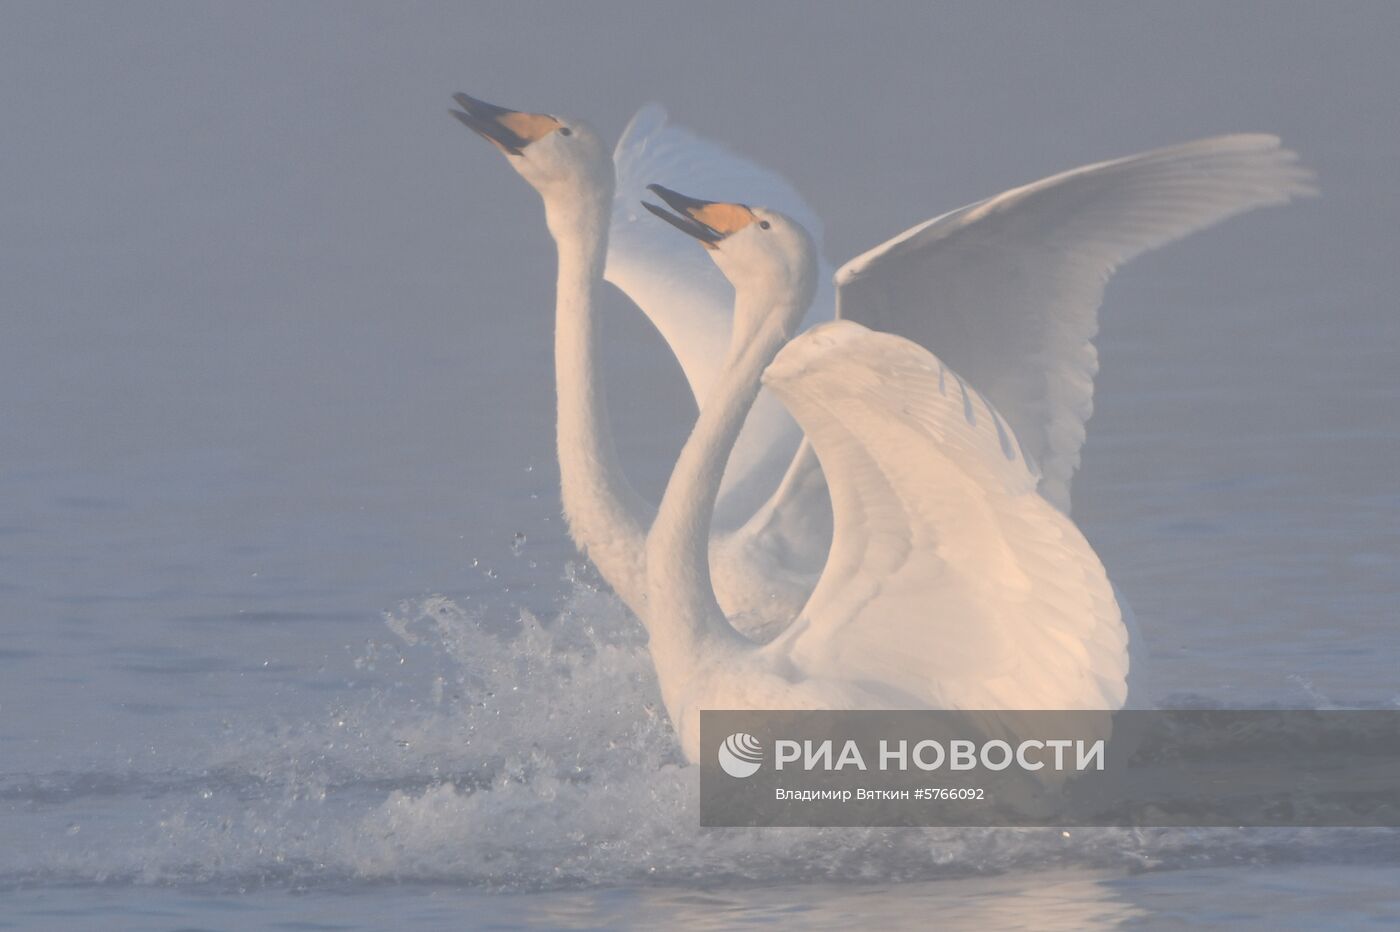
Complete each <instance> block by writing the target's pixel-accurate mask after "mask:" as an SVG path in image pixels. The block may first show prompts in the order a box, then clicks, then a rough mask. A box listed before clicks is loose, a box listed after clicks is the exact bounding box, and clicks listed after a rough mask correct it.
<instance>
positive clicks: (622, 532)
mask: <svg viewBox="0 0 1400 932" xmlns="http://www.w3.org/2000/svg"><path fill="white" fill-rule="evenodd" d="M611 205H612V189H611V184H600V185H597V186H595V189H594V190H590V191H585V192H580V193H579V195H578V196H577V197H574V198H570V199H568V200H567V201H566V202H559V201H555V202H553V203H551V201H549V200H546V202H545V213H546V219H547V220H548V222H549V231H550V233H551V234H552V235H553V237H554V242H555V245H556V246H557V248H558V251H559V281H558V291H557V292H556V295H555V316H556V320H555V325H554V373H555V391H556V392H557V393H558V423H557V431H558V433H557V441H558V448H559V477H560V484H561V492H562V497H563V502H564V515H565V517H566V518H567V519H568V522H569V531H570V533H571V534H572V536H573V538H574V542H575V543H576V544H577V545H578V547H579V549H580V550H582V551H583V552H584V554H585V555H587V556H588V558H589V559H591V560H592V561H593V563H594V565H595V566H597V567H598V571H599V572H600V573H602V575H603V578H604V579H606V580H607V581H608V583H609V584H610V585H611V586H612V587H613V589H614V590H615V591H616V592H617V594H618V595H619V596H620V597H621V598H622V600H623V601H624V602H626V603H627V605H628V607H630V608H631V609H632V610H633V611H634V612H636V613H638V614H641V612H642V608H643V606H644V604H645V600H646V569H645V530H644V529H645V527H646V524H647V517H648V514H647V507H646V505H645V503H644V502H643V501H642V499H641V498H640V497H639V496H638V495H637V494H636V492H635V491H633V489H632V487H631V485H629V484H628V482H627V477H626V476H625V475H624V474H623V472H622V466H621V464H620V463H619V461H618V457H617V450H616V448H615V447H614V446H613V439H612V431H611V430H610V428H609V425H608V414H607V408H606V407H605V405H604V401H603V381H602V378H601V376H600V375H599V372H598V366H597V360H598V350H597V345H596V343H597V321H596V319H595V307H596V305H595V300H594V298H595V292H596V291H597V289H598V286H599V283H600V282H601V281H602V280H603V264H604V260H605V258H606V255H607V249H608V222H609V219H610V210H611Z"/></svg>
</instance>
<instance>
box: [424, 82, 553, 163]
mask: <svg viewBox="0 0 1400 932" xmlns="http://www.w3.org/2000/svg"><path fill="white" fill-rule="evenodd" d="M452 99H453V100H455V101H456V102H457V106H459V107H461V108H462V109H461V110H449V111H448V113H451V114H452V115H453V116H454V117H456V118H457V119H458V120H460V121H461V123H462V125H463V126H465V127H466V128H467V129H469V130H471V131H472V132H474V133H477V134H478V135H480V136H481V137H483V138H484V139H486V140H487V141H489V142H490V143H491V144H492V145H494V146H495V147H496V148H498V149H500V150H501V151H502V152H504V153H505V154H506V155H519V154H520V153H521V151H522V150H523V149H524V148H525V147H526V146H528V145H529V144H530V143H532V142H537V141H539V140H540V139H543V138H544V137H545V136H548V135H549V134H550V133H552V132H554V131H555V130H556V129H558V128H559V126H560V123H559V121H558V120H556V119H554V117H552V116H547V115H546V114H543V113H524V112H522V111H519V110H507V109H506V108H505V107H497V106H496V105H495V104H488V103H487V102H486V101H484V100H477V99H476V98H475V97H469V96H467V95H466V94H453V95H452Z"/></svg>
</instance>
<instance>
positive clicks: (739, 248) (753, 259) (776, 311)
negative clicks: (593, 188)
mask: <svg viewBox="0 0 1400 932" xmlns="http://www.w3.org/2000/svg"><path fill="white" fill-rule="evenodd" d="M647 190H649V191H651V192H652V193H653V194H655V195H656V196H657V197H658V198H660V199H661V200H662V201H664V202H665V203H666V205H667V207H669V208H671V209H670V210H667V209H665V208H663V207H660V206H658V205H656V204H650V203H647V202H646V201H643V202H642V206H644V207H645V208H646V209H647V210H649V211H651V212H652V213H653V214H655V215H656V216H658V217H660V218H661V219H662V220H665V221H666V222H667V223H669V224H671V225H672V226H674V227H675V228H676V229H678V230H680V231H681V232H682V233H686V234H688V235H689V236H692V237H694V238H695V239H696V240H698V241H699V242H700V245H702V246H704V247H705V249H706V250H707V251H708V253H709V256H710V258H711V259H713V260H714V263H715V265H717V266H719V270H720V271H721V272H723V273H724V277H725V278H727V279H729V281H730V283H731V284H732V285H733V286H734V291H735V294H736V295H737V296H738V300H737V301H736V304H735V333H736V335H737V334H739V333H740V332H741V331H742V330H745V329H748V328H747V327H746V326H745V324H746V323H747V325H748V327H756V326H757V325H758V324H759V323H762V321H748V322H745V321H744V320H743V319H742V317H743V315H744V313H746V308H747V309H749V310H748V313H758V314H763V315H766V316H768V317H773V316H774V315H776V322H777V323H778V324H779V326H780V327H781V329H782V331H783V333H784V334H787V335H791V333H792V331H793V330H794V329H795V328H796V327H797V324H798V322H799V321H800V320H801V319H802V315H803V314H804V313H805V312H806V310H807V307H808V305H810V304H811V303H812V298H813V296H814V295H815V294H816V289H817V247H816V244H815V243H814V242H813V241H812V237H811V236H810V235H809V234H808V233H807V231H806V230H805V229H803V228H802V226H801V225H800V224H799V223H797V221H795V220H793V219H791V218H790V217H787V216H785V215H783V214H780V213H778V212H777V211H775V210H769V209H768V208H766V207H750V206H749V205H747V204H739V203H726V202H724V201H702V200H699V199H698V198H693V197H688V196H686V195H684V194H681V193H679V192H677V191H672V190H671V189H669V188H663V187H662V186H661V185H659V184H653V185H648V186H647Z"/></svg>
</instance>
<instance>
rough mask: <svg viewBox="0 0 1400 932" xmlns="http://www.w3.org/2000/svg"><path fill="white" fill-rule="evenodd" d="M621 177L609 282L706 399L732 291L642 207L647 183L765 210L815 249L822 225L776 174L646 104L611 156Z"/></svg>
mask: <svg viewBox="0 0 1400 932" xmlns="http://www.w3.org/2000/svg"><path fill="white" fill-rule="evenodd" d="M613 166H614V168H615V170H616V173H617V187H616V194H615V196H614V200H613V216H612V229H611V231H610V239H609V244H608V261H607V270H606V272H605V277H606V278H607V280H608V281H610V282H612V283H613V284H614V285H616V286H617V287H618V288H620V289H622V291H623V292H624V293H625V294H626V295H627V296H628V297H629V298H631V299H632V301H633V303H635V304H636V305H637V306H638V307H639V308H641V309H642V312H643V313H645V314H646V316H647V317H648V318H650V320H651V322H652V323H653V324H655V325H656V328H657V329H658V330H659V331H661V335H662V336H663V337H664V338H665V339H666V342H667V343H669V344H670V346H671V349H672V350H673V351H674V352H675V354H676V358H677V359H678V360H679V361H680V364H681V368H682V369H684V370H685V375H686V378H687V380H689V382H690V387H691V390H692V392H694V394H695V396H696V398H697V399H703V397H704V393H705V389H707V388H708V387H709V385H710V384H711V383H712V381H713V380H714V377H715V376H716V375H717V374H718V371H719V368H720V366H721V365H722V363H723V361H724V353H725V351H726V350H727V349H728V346H729V322H730V319H731V317H732V315H733V310H734V288H733V286H731V285H730V284H729V282H728V281H727V280H725V278H724V276H723V275H722V274H720V271H719V269H718V268H716V267H715V264H714V263H713V262H711V261H710V260H709V259H708V258H707V257H706V256H705V251H704V250H703V249H698V248H696V246H695V243H693V242H691V241H690V240H688V239H686V238H685V237H678V236H675V235H673V234H671V233H670V232H669V231H667V230H666V229H665V228H664V227H663V226H662V225H660V224H659V223H658V222H657V221H656V218H654V217H652V216H651V215H650V214H648V213H647V212H646V211H645V210H644V209H643V208H642V201H643V200H655V195H653V194H651V193H650V192H648V191H647V190H646V186H647V185H649V184H662V185H665V186H667V187H671V186H674V187H676V188H677V189H679V190H681V191H686V192H689V193H693V194H695V195H697V196H700V197H706V198H713V199H716V200H726V201H740V202H744V203H752V204H758V205H762V206H764V207H771V208H773V209H775V210H779V211H782V212H783V213H785V214H787V215H788V216H790V217H792V218H793V219H795V220H797V221H798V222H800V223H801V224H802V225H803V226H804V227H806V228H807V230H808V231H809V232H810V233H811V234H812V236H813V237H814V238H815V239H816V241H817V243H818V244H819V246H820V242H821V223H820V222H819V221H818V220H817V218H816V215H815V214H813V213H812V210H811V208H809V207H808V206H807V205H806V203H805V202H804V201H803V200H802V198H801V197H800V196H799V195H798V193H797V192H796V191H795V190H793V188H792V186H791V185H789V184H788V183H787V181H785V180H784V179H783V178H782V177H781V176H780V175H778V174H776V173H774V172H771V171H769V170H767V169H765V168H761V167H759V166H758V165H755V164H753V163H752V162H749V161H747V160H746V159H743V158H740V157H739V156H737V155H735V154H734V153H732V152H730V151H729V150H727V149H725V148H724V147H722V146H720V145H718V144H716V143H713V142H710V141H709V140H706V139H701V138H700V137H699V136H696V135H695V134H694V133H692V132H690V131H689V130H687V129H684V128H683V127H680V126H676V125H674V124H672V123H668V122H667V118H666V111H665V110H663V109H662V108H661V107H660V106H658V105H656V104H648V105H647V106H645V107H643V108H642V109H640V110H638V111H637V113H636V115H634V116H633V117H632V121H631V122H630V123H629V124H628V126H627V129H626V130H624V131H623V134H622V138H621V139H620V140H619V141H618V143H617V149H616V150H615V151H614V153H613Z"/></svg>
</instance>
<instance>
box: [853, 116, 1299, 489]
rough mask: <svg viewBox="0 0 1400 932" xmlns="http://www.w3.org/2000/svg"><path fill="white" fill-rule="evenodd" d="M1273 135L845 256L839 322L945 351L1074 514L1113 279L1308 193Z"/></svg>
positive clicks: (970, 214)
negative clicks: (1172, 245) (1242, 216)
mask: <svg viewBox="0 0 1400 932" xmlns="http://www.w3.org/2000/svg"><path fill="white" fill-rule="evenodd" d="M1310 178H1311V175H1310V173H1309V172H1308V171H1307V170H1306V169H1304V168H1302V167H1301V166H1299V165H1298V164H1297V156H1296V155H1295V154H1294V153H1292V152H1290V151H1289V150H1287V149H1283V148H1280V146H1279V140H1278V139H1277V138H1275V137H1273V136H1265V135H1233V136H1220V137H1217V138H1214V139H1203V140H1200V141H1197V142H1190V143H1186V144H1184V145H1178V146H1171V147H1169V148H1165V149H1158V150H1155V151H1152V152H1146V153H1142V154H1140V155H1133V156H1128V157H1127V158H1122V159H1117V160H1114V161H1111V162H1101V163H1099V164H1096V165H1087V166H1084V167H1082V168H1076V169H1074V170H1072V171H1068V172H1064V173H1062V174H1059V175H1054V176H1052V177H1050V178H1046V179H1044V180H1042V181H1037V182H1035V183H1034V184H1029V185H1026V186H1025V187H1021V188H1015V189H1013V190H1010V191H1007V192H1005V193H1003V194H999V195H997V196H996V197H993V198H990V199H988V200H985V201H981V202H979V203H977V204H972V205H970V206H968V207H964V208H962V209H960V210H955V211H953V212H951V213H948V214H944V215H942V216H940V217H937V218H935V219H933V220H929V221H927V222H925V223H922V224H920V225H918V226H916V227H914V228H912V229H910V230H907V231H905V232H904V233H901V234H900V235H899V236H897V237H895V238H894V239H892V240H889V241H888V242H886V243H884V244H882V245H880V246H877V247H875V248H874V249H872V250H870V251H869V252H867V253H865V254H864V255H861V256H859V257H857V258H855V259H852V260H851V261H850V262H848V263H846V265H844V266H843V267H842V268H841V269H840V271H838V272H837V274H836V284H837V316H838V317H843V318H848V319H850V320H854V321H858V322H860V323H862V324H865V325H866V326H868V327H871V328H872V329H875V330H884V331H888V332H891V333H898V334H901V335H903V336H906V337H909V338H910V339H913V340H915V341H917V342H918V343H920V344H921V345H923V346H924V347H926V348H928V349H929V350H931V351H933V352H935V353H937V354H938V356H939V358H940V359H942V360H943V361H944V362H945V363H947V364H948V365H949V366H952V367H953V368H955V369H956V370H957V371H958V372H959V373H961V374H962V376H963V377H964V378H965V379H966V380H967V381H968V382H969V383H970V384H972V385H975V386H976V387H977V389H978V390H979V391H981V392H982V393H983V394H984V395H986V397H987V398H988V399H989V400H990V401H991V403H992V404H993V405H995V406H996V408H997V409H998V410H999V411H1000V412H1001V413H1002V414H1003V415H1004V416H1005V418H1006V420H1007V421H1008V422H1009V423H1010V425H1011V427H1012V429H1013V430H1014V431H1015V433H1016V435H1017V437H1019V438H1020V440H1021V443H1022V445H1023V446H1024V447H1025V448H1026V452H1027V453H1028V454H1029V455H1030V457H1031V458H1032V460H1033V461H1037V462H1039V464H1040V468H1041V471H1042V474H1043V477H1042V480H1041V493H1042V494H1043V495H1044V496H1045V497H1046V498H1048V499H1049V500H1050V501H1051V502H1053V503H1054V504H1055V505H1057V506H1058V507H1059V508H1061V509H1062V510H1064V511H1066V512H1067V511H1068V510H1069V505H1070V494H1069V491H1070V479H1071V478H1072V476H1073V475H1074V471H1075V469H1076V468H1077V467H1078V465H1079V451H1080V447H1081V446H1082V445H1083V443H1084V424H1085V422H1086V421H1087V420H1088V418H1089V415H1090V413H1091V412H1092V410H1093V396H1094V375H1095V373H1096V372H1097V371H1098V355H1097V353H1096V351H1095V349H1094V344H1093V338H1094V335H1095V334H1096V333H1097V331H1098V308H1099V304H1100V302H1101V301H1102V298H1103V291H1104V285H1105V284H1106V283H1107V281H1108V279H1109V277H1110V276H1111V275H1112V274H1113V271H1114V270H1115V269H1116V268H1117V267H1118V266H1120V265H1122V264H1123V263H1124V262H1127V261H1128V260H1129V259H1132V258H1133V257H1134V256H1137V255H1140V254H1141V253H1143V252H1146V251H1147V250H1149V249H1153V248H1155V247H1157V246H1161V245H1164V244H1166V243H1169V242H1171V241H1172V240H1175V239H1178V238H1180V237H1182V236H1185V235H1186V234H1188V233H1191V232H1193V231H1195V230H1199V229H1201V228H1203V227H1207V226H1210V225H1211V224H1214V223H1218V222H1219V221H1221V220H1224V219H1226V218H1227V217H1231V216H1234V215H1235V214H1239V213H1242V212H1244V211H1247V210H1251V209H1253V208H1255V207H1262V206H1265V205H1269V204H1282V203H1284V202H1286V201H1288V200H1289V199H1291V198H1293V197H1295V196H1298V195H1301V194H1305V193H1309V192H1310V191H1311V188H1310V186H1309V181H1310Z"/></svg>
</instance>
